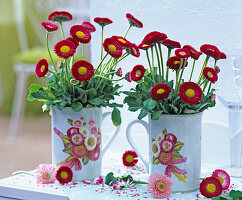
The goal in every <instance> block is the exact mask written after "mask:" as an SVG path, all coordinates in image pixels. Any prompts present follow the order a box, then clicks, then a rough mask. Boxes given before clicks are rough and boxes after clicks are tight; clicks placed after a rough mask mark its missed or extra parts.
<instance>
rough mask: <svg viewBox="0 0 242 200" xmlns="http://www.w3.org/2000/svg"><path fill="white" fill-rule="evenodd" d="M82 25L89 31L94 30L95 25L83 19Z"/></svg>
mask: <svg viewBox="0 0 242 200" xmlns="http://www.w3.org/2000/svg"><path fill="white" fill-rule="evenodd" d="M82 26H85V27H86V28H87V29H88V30H89V31H90V32H91V33H93V32H95V31H96V28H95V26H94V25H93V24H92V23H90V22H86V21H84V22H82Z"/></svg>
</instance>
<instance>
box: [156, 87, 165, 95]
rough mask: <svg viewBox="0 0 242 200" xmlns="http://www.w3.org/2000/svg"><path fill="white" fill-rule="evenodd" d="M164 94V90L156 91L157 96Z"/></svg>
mask: <svg viewBox="0 0 242 200" xmlns="http://www.w3.org/2000/svg"><path fill="white" fill-rule="evenodd" d="M164 92H165V90H164V89H163V88H160V89H159V90H157V92H156V93H157V94H163V93H164Z"/></svg>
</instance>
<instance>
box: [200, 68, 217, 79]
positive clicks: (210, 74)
mask: <svg viewBox="0 0 242 200" xmlns="http://www.w3.org/2000/svg"><path fill="white" fill-rule="evenodd" d="M203 75H204V77H205V78H206V79H207V80H209V81H211V82H212V83H215V82H216V81H217V80H218V73H217V72H216V70H215V69H213V68H211V67H205V68H204V69H203Z"/></svg>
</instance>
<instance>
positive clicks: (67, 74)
mask: <svg viewBox="0 0 242 200" xmlns="http://www.w3.org/2000/svg"><path fill="white" fill-rule="evenodd" d="M65 68H66V81H67V82H68V83H69V82H70V80H69V73H68V60H67V59H66V60H65Z"/></svg>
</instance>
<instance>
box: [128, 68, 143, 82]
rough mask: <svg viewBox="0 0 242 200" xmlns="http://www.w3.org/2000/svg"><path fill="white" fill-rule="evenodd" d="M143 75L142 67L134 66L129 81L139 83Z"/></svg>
mask: <svg viewBox="0 0 242 200" xmlns="http://www.w3.org/2000/svg"><path fill="white" fill-rule="evenodd" d="M144 74H145V68H144V66H143V65H136V66H134V68H133V69H132V71H131V74H130V75H131V79H132V80H133V81H139V80H141V79H142V78H143V76H144Z"/></svg>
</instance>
